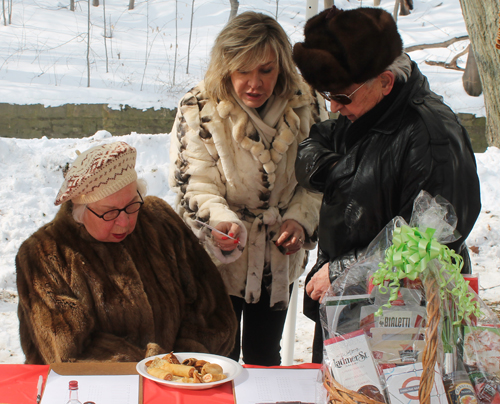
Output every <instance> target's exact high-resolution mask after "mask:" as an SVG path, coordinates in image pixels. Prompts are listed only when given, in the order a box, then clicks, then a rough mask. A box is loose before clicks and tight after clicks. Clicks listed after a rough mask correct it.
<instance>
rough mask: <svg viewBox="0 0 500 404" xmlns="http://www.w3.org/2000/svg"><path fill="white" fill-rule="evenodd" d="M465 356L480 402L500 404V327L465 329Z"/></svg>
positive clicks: (483, 403) (466, 365) (470, 327)
mask: <svg viewBox="0 0 500 404" xmlns="http://www.w3.org/2000/svg"><path fill="white" fill-rule="evenodd" d="M463 354H464V357H463V360H464V364H465V367H466V369H467V372H468V374H469V378H470V380H471V382H472V385H473V386H474V390H475V392H476V396H477V398H478V401H479V402H480V403H481V404H490V403H492V404H497V403H500V394H499V391H500V326H499V325H497V324H495V325H491V326H486V325H485V326H472V325H471V326H466V327H464V350H463Z"/></svg>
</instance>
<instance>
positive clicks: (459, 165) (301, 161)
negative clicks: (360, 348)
mask: <svg viewBox="0 0 500 404" xmlns="http://www.w3.org/2000/svg"><path fill="white" fill-rule="evenodd" d="M304 33H305V41H304V42H303V43H298V44H296V45H295V47H294V60H295V62H296V63H297V65H298V67H299V69H300V71H301V72H302V75H303V76H304V78H305V79H306V81H308V82H309V84H311V85H312V87H314V88H315V89H316V90H318V91H319V92H320V93H322V94H323V95H324V97H325V98H326V99H328V100H330V101H331V110H332V112H339V118H338V119H337V120H330V121H325V122H322V123H319V124H316V125H314V126H313V127H312V128H311V132H310V136H309V138H308V139H306V140H304V141H303V142H302V143H301V144H300V146H299V150H298V156H297V161H296V168H295V170H296V171H295V172H296V176H297V180H298V182H299V184H300V185H301V186H303V187H304V188H306V189H309V190H314V191H317V192H321V193H323V201H322V207H321V211H320V224H319V233H318V234H319V247H318V260H317V262H316V264H315V266H314V267H313V269H312V270H311V272H310V273H309V275H308V277H307V279H306V293H305V296H304V314H306V315H307V316H308V317H310V318H311V319H313V320H315V321H316V329H315V338H314V344H313V362H321V360H322V354H323V346H322V342H323V338H322V332H321V325H320V323H319V316H318V308H319V304H318V300H320V299H321V298H322V296H323V295H324V293H325V292H326V290H327V289H328V287H329V286H330V284H331V282H333V281H334V280H335V279H336V278H337V276H338V275H339V274H341V273H342V272H343V271H344V270H345V269H346V268H347V267H349V266H350V265H352V263H354V262H355V261H356V260H357V259H358V258H359V257H360V255H362V254H363V251H364V249H365V248H366V247H367V246H368V244H369V243H370V242H371V241H372V239H373V238H375V237H376V236H377V234H378V233H379V232H380V231H381V230H382V229H383V228H384V227H385V225H386V224H387V223H388V222H389V221H390V220H392V219H393V218H394V217H395V216H402V217H403V218H404V219H406V220H407V221H408V222H409V220H410V217H411V214H412V208H413V202H414V199H415V198H416V196H417V195H418V193H419V192H420V191H421V190H425V191H427V192H429V193H430V194H431V195H432V196H437V195H441V196H442V197H444V198H446V199H447V200H448V201H449V202H450V203H451V204H452V205H453V207H454V208H455V211H456V213H457V217H458V225H457V230H458V231H459V232H460V234H461V237H460V238H459V239H458V240H457V241H456V242H454V243H452V244H450V245H449V247H450V248H453V249H454V250H455V251H456V252H457V253H459V254H461V255H462V257H463V258H464V268H463V272H466V273H470V258H469V255H468V250H467V246H466V245H465V239H466V238H467V236H468V234H469V233H470V231H471V229H472V227H473V226H474V223H475V221H476V219H477V216H478V215H479V211H480V208H481V203H480V193H479V179H478V176H477V171H476V163H475V158H474V153H473V150H472V146H471V143H470V140H469V137H468V134H467V132H466V130H465V128H464V127H463V126H462V125H461V124H460V123H459V121H458V119H457V117H456V115H455V114H454V113H453V112H452V111H451V109H450V108H449V107H448V106H446V105H445V104H444V103H443V102H442V100H441V98H440V97H439V96H438V95H436V94H435V93H433V92H432V91H431V90H430V88H429V84H428V82H427V79H426V77H425V76H424V75H423V74H422V73H421V72H420V70H419V69H418V67H417V65H416V64H415V63H414V62H412V61H411V60H410V58H409V57H408V56H407V55H405V54H404V53H403V52H402V41H401V38H400V36H399V33H398V32H397V27H396V25H395V23H394V20H393V19H392V17H391V15H390V14H389V13H387V12H385V11H384V10H381V9H375V8H357V9H353V10H348V11H342V10H339V9H337V8H335V6H334V7H333V8H332V9H329V10H325V11H323V12H322V13H320V14H318V15H317V16H315V17H313V18H311V19H310V20H309V21H308V22H307V24H306V26H305V29H304Z"/></svg>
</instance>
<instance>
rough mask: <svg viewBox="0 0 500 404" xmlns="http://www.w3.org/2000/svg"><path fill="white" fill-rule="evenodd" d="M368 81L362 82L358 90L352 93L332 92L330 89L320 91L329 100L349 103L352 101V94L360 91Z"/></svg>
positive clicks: (344, 103) (343, 103)
mask: <svg viewBox="0 0 500 404" xmlns="http://www.w3.org/2000/svg"><path fill="white" fill-rule="evenodd" d="M366 83H367V82H366V81H365V82H364V83H363V84H361V85H360V86H359V87H358V88H357V89H356V90H354V91H353V92H352V93H351V94H349V95H346V94H330V92H328V91H319V93H320V94H321V95H322V96H323V98H325V99H326V100H328V101H335V102H338V103H339V104H342V105H349V104H350V103H351V102H352V98H351V97H352V96H353V95H354V94H355V93H356V91H358V90H359V89H360V88H361V87H363V86H364V85H365V84H366Z"/></svg>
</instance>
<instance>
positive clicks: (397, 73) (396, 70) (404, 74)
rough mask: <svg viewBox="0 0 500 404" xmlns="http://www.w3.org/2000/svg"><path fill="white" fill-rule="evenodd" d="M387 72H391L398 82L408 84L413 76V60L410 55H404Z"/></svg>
mask: <svg viewBox="0 0 500 404" xmlns="http://www.w3.org/2000/svg"><path fill="white" fill-rule="evenodd" d="M386 70H389V71H391V72H392V73H393V74H394V77H395V79H396V80H399V81H403V82H405V83H406V82H407V81H408V79H409V78H410V75H411V60H410V58H409V57H408V55H406V54H405V53H402V54H401V55H400V56H398V57H397V58H396V59H395V60H394V62H392V63H391V64H390V65H389V67H388V68H387V69H386Z"/></svg>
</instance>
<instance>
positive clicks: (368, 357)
mask: <svg viewBox="0 0 500 404" xmlns="http://www.w3.org/2000/svg"><path fill="white" fill-rule="evenodd" d="M324 345H325V350H326V353H327V356H328V361H329V366H330V369H331V373H332V376H333V378H334V379H335V380H336V381H337V382H338V383H340V384H341V385H342V386H344V387H345V388H346V389H349V390H352V391H355V392H357V393H360V394H363V395H365V396H367V397H370V398H372V399H374V400H376V401H379V402H386V400H385V397H384V394H383V388H382V384H381V382H380V376H379V373H378V371H377V367H376V365H375V362H374V360H373V356H372V352H371V350H370V347H369V345H368V340H367V338H366V335H365V333H364V332H363V331H362V330H358V331H355V332H351V333H348V334H344V335H342V336H339V337H335V338H330V339H328V340H326V341H325V342H324Z"/></svg>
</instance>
